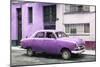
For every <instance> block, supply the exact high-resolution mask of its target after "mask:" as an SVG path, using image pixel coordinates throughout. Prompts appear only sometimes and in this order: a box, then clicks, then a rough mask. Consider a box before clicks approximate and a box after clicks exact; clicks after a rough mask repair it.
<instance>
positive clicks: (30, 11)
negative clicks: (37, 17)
mask: <svg viewBox="0 0 100 67" xmlns="http://www.w3.org/2000/svg"><path fill="white" fill-rule="evenodd" d="M32 15H33V12H32V7H28V18H29V23H32V19H33V17H32Z"/></svg>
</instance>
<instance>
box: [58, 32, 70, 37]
mask: <svg viewBox="0 0 100 67" xmlns="http://www.w3.org/2000/svg"><path fill="white" fill-rule="evenodd" d="M56 36H57V37H58V38H62V37H68V36H67V35H66V34H65V33H64V32H56Z"/></svg>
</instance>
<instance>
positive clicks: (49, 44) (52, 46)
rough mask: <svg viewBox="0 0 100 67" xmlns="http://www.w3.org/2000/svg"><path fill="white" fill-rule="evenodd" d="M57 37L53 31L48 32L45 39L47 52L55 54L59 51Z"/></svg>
mask: <svg viewBox="0 0 100 67" xmlns="http://www.w3.org/2000/svg"><path fill="white" fill-rule="evenodd" d="M56 44H57V43H56V37H55V35H54V34H53V32H46V38H45V39H44V49H45V52H47V53H51V54H55V53H57V49H56V48H57V46H56Z"/></svg>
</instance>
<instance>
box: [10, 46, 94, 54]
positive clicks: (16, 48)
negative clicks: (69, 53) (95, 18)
mask: <svg viewBox="0 0 100 67" xmlns="http://www.w3.org/2000/svg"><path fill="white" fill-rule="evenodd" d="M11 49H12V50H25V49H22V48H21V47H20V46H12V47H11ZM82 54H87V55H95V50H85V52H83V53H82Z"/></svg>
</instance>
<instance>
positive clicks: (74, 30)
mask: <svg viewBox="0 0 100 67" xmlns="http://www.w3.org/2000/svg"><path fill="white" fill-rule="evenodd" d="M65 32H66V33H69V34H84V33H90V24H89V23H81V24H65Z"/></svg>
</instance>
